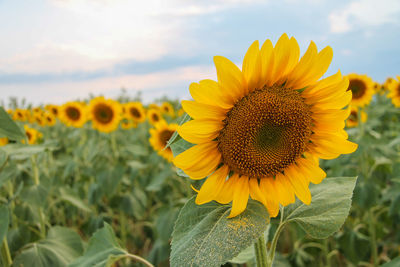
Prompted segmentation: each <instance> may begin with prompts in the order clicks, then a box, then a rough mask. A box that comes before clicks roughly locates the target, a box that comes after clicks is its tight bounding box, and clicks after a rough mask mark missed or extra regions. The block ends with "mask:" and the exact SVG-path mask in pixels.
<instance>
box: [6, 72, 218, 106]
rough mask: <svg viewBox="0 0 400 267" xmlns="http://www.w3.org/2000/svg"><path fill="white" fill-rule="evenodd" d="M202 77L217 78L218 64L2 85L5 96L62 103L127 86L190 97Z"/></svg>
mask: <svg viewBox="0 0 400 267" xmlns="http://www.w3.org/2000/svg"><path fill="white" fill-rule="evenodd" d="M202 79H216V73H215V68H214V66H189V67H179V68H175V69H172V70H165V71H159V72H154V73H149V74H143V75H121V76H117V77H103V78H97V79H92V80H86V81H68V82H58V81H54V82H43V83H41V84H40V86H38V85H37V84H32V83H27V84H20V83H15V84H0V91H1V92H5V93H3V96H2V98H3V99H6V98H8V97H10V96H24V97H25V98H27V99H28V101H29V102H30V101H35V102H34V104H36V105H37V104H43V103H44V102H45V103H56V104H62V103H65V102H67V101H72V100H74V99H78V98H80V99H84V98H87V97H88V96H89V94H95V95H99V94H102V95H105V96H107V97H116V96H117V95H118V94H119V93H120V90H121V88H127V89H128V93H129V94H130V95H134V94H133V93H134V92H138V91H141V92H142V93H143V97H144V100H145V101H151V100H152V99H154V98H155V97H160V96H162V95H168V96H169V97H171V98H173V97H178V96H179V97H184V98H188V97H189V95H188V91H189V90H188V86H189V84H190V83H191V82H198V81H199V80H202ZM171 88H172V89H171ZM44 99H45V100H44Z"/></svg>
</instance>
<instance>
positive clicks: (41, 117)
mask: <svg viewBox="0 0 400 267" xmlns="http://www.w3.org/2000/svg"><path fill="white" fill-rule="evenodd" d="M33 118H34V122H36V123H37V124H39V125H40V126H45V125H47V120H46V118H45V117H44V114H41V113H39V112H37V113H34V114H33Z"/></svg>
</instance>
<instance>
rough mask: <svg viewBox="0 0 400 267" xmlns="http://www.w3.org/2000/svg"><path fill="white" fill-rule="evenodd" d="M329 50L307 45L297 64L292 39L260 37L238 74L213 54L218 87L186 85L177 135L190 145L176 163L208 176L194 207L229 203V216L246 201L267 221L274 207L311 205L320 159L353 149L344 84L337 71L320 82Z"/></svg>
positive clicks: (211, 83)
mask: <svg viewBox="0 0 400 267" xmlns="http://www.w3.org/2000/svg"><path fill="white" fill-rule="evenodd" d="M332 55H333V53H332V49H331V48H330V47H326V48H324V49H323V50H321V51H320V52H318V50H317V47H316V45H315V44H314V42H311V43H310V45H309V47H308V49H307V51H306V53H305V54H304V56H303V57H302V58H301V59H300V61H299V56H300V48H299V46H298V44H297V41H296V40H295V39H294V38H293V37H292V38H290V39H289V38H288V36H287V35H286V34H283V35H282V36H281V37H280V38H279V40H278V42H277V43H276V45H275V47H273V45H272V43H271V41H270V40H266V41H265V43H264V44H263V45H262V47H261V49H260V48H259V43H258V41H255V42H254V43H253V44H252V45H251V46H250V48H249V49H248V51H247V53H246V55H245V57H244V60H243V67H242V71H240V69H239V68H238V67H237V66H236V65H235V64H233V63H232V62H231V61H230V60H228V59H226V58H224V57H221V56H216V57H214V63H215V65H216V70H217V78H218V82H215V81H212V80H202V81H200V82H199V83H192V84H191V85H190V88H189V90H190V93H191V95H192V97H193V99H194V101H182V106H183V109H184V110H185V111H186V113H188V114H189V115H190V116H191V117H192V118H193V120H191V121H188V122H186V123H184V124H183V125H181V126H179V128H178V130H177V131H178V133H179V135H180V136H181V137H182V138H183V139H185V140H186V141H188V142H190V143H192V144H195V145H194V146H193V147H191V148H189V149H187V150H186V151H184V152H182V153H181V154H179V155H177V156H176V157H175V158H174V161H173V162H174V164H175V165H176V166H177V167H178V168H180V169H182V170H183V171H184V172H185V173H186V174H188V175H189V176H190V177H191V178H192V179H195V180H197V179H203V178H205V177H207V176H208V178H207V179H206V180H205V182H204V183H203V185H202V187H201V189H200V191H199V193H198V195H197V197H196V203H197V204H203V203H207V202H209V201H212V200H216V201H217V202H219V203H222V204H227V203H229V202H231V201H232V209H231V212H230V215H229V217H234V216H237V215H238V214H240V213H241V212H243V211H244V210H245V209H246V206H247V202H248V198H249V196H250V197H251V198H252V199H255V200H257V201H259V202H261V203H262V204H263V205H264V206H265V207H266V208H267V210H268V211H269V213H270V216H271V217H275V216H277V214H278V212H279V204H282V205H283V206H286V205H288V204H290V203H293V202H294V201H295V195H296V196H297V197H298V198H299V199H300V200H301V201H302V202H304V203H305V204H310V202H311V194H310V190H309V188H308V185H309V183H310V182H312V183H315V184H317V183H320V182H321V181H322V180H323V179H324V178H325V176H326V174H325V172H324V171H323V170H322V169H320V167H319V164H318V159H319V158H322V159H333V158H336V157H338V156H339V155H340V154H347V153H352V152H354V151H355V150H356V149H357V144H354V143H352V142H349V141H348V140H347V133H346V132H345V131H344V130H343V128H344V126H345V123H344V120H345V119H346V118H347V117H348V116H349V110H348V109H343V108H344V107H345V106H347V105H348V104H349V102H350V101H351V97H352V93H351V91H347V88H348V84H349V82H348V79H347V78H346V77H342V75H341V73H340V71H339V72H338V73H336V74H335V75H332V76H330V77H327V78H324V79H322V80H319V79H320V78H321V77H322V75H323V74H324V73H325V72H326V70H327V69H328V66H329V64H330V62H331V60H332Z"/></svg>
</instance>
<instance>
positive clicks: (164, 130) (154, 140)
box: [149, 121, 178, 162]
mask: <svg viewBox="0 0 400 267" xmlns="http://www.w3.org/2000/svg"><path fill="white" fill-rule="evenodd" d="M177 128H178V124H174V123H173V124H167V123H166V122H165V121H160V122H158V123H156V124H155V125H154V128H152V129H150V138H149V142H150V144H151V146H152V147H153V148H154V150H156V151H157V153H158V154H159V155H160V156H162V157H163V158H165V159H166V160H168V161H169V162H171V161H172V159H173V155H172V151H171V148H170V147H167V148H165V146H166V145H167V142H168V140H169V139H170V138H171V136H172V135H173V134H174V132H175V131H176V129H177Z"/></svg>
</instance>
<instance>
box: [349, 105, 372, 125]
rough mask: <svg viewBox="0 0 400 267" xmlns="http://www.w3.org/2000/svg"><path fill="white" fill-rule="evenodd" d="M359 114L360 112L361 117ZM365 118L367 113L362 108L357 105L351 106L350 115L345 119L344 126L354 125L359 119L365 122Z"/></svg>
mask: <svg viewBox="0 0 400 267" xmlns="http://www.w3.org/2000/svg"><path fill="white" fill-rule="evenodd" d="M359 114H361V118H359ZM367 118H368V116H367V113H366V112H365V111H364V110H362V109H360V108H358V107H351V108H350V116H349V117H348V118H347V120H346V126H347V127H356V126H357V125H358V121H359V119H361V122H366V121H367Z"/></svg>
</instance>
